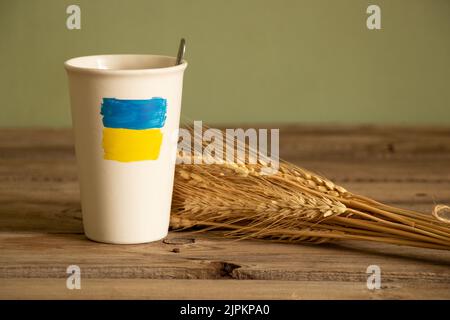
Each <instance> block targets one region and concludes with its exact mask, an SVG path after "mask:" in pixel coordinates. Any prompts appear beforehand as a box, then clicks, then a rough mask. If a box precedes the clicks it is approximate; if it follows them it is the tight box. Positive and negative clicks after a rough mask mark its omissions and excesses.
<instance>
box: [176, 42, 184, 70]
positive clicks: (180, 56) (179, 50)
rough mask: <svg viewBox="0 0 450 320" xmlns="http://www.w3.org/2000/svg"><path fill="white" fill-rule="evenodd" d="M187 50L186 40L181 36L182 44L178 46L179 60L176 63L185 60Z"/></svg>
mask: <svg viewBox="0 0 450 320" xmlns="http://www.w3.org/2000/svg"><path fill="white" fill-rule="evenodd" d="M185 51H186V40H184V38H181V40H180V46H179V47H178V54H177V61H176V63H175V65H179V64H181V62H182V61H183V57H184V52H185Z"/></svg>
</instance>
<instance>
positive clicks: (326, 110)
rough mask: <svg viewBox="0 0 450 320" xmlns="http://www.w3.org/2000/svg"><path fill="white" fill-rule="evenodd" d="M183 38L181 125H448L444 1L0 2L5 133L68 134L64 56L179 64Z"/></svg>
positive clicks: (449, 17) (448, 25) (448, 31)
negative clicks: (72, 22) (71, 9)
mask: <svg viewBox="0 0 450 320" xmlns="http://www.w3.org/2000/svg"><path fill="white" fill-rule="evenodd" d="M69 4H78V5H80V7H81V20H82V22H81V25H82V29H81V30H67V28H66V18H67V14H66V7H67V6H68V5H69ZM369 4H378V5H379V6H380V7H381V10H382V30H368V29H367V28H366V18H367V16H368V15H367V14H366V8H367V6H368V5H369ZM182 36H183V37H185V38H186V39H187V53H186V58H187V60H188V61H189V67H188V69H187V72H186V75H185V86H184V100H183V117H184V119H187V120H189V119H195V120H203V121H207V122H209V123H210V124H213V123H219V122H239V123H242V122H273V121H275V122H342V123H423V124H426V123H428V124H429V123H436V124H450V1H448V0H422V1H419V0H413V1H412V0H390V1H381V0H371V1H363V0H352V1H350V0H346V1H335V0H329V1H325V0H321V1H318V0H305V1H300V0H298V1H294V0H282V1H279V0H278V1H276V0H270V1H261V0H169V1H162V0H161V1H159V0H158V1H156V0H155V1H148V0H147V1H144V0H142V1H141V0H129V1H118V0H114V1H106V0H90V1H87V0H85V1H79V0H78V1H76V0H71V1H66V0H64V1H61V0H33V1H30V0H26V1H25V0H19V1H18V0H0V54H1V60H0V61H1V69H0V88H1V89H0V90H1V94H2V99H1V104H0V108H1V111H2V113H1V116H0V126H49V125H50V126H68V125H70V113H69V100H68V93H67V82H66V75H65V71H64V69H63V61H65V60H66V59H68V58H70V57H75V56H80V55H91V54H103V53H160V54H169V55H175V53H176V50H177V45H178V41H179V38H180V37H182Z"/></svg>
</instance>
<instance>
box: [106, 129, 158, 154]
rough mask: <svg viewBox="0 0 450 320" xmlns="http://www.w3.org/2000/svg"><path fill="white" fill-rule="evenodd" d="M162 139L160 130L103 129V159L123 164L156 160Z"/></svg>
mask: <svg viewBox="0 0 450 320" xmlns="http://www.w3.org/2000/svg"><path fill="white" fill-rule="evenodd" d="M162 138H163V134H162V132H161V131H160V130H159V129H149V130H130V129H113V128H103V151H104V157H103V158H104V159H106V160H116V161H121V162H130V161H142V160H156V159H158V157H159V149H160V147H161V143H162Z"/></svg>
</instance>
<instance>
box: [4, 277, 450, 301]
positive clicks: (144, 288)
mask: <svg viewBox="0 0 450 320" xmlns="http://www.w3.org/2000/svg"><path fill="white" fill-rule="evenodd" d="M436 298H437V299H450V290H448V286H447V285H442V284H439V283H432V284H429V283H426V284H424V283H422V282H420V281H417V282H412V283H408V284H403V283H402V284H397V283H396V284H382V286H381V289H380V290H368V289H367V287H366V286H365V283H345V282H332V281H320V282H318V281H306V282H303V281H258V280H149V279H84V278H83V277H82V278H81V289H80V290H68V289H67V288H66V280H65V279H42V278H41V279H37V278H35V279H0V299H55V300H58V299H152V300H157V299H177V300H178V299H204V300H222V299H223V300H227V299H243V300H267V299H286V300H301V299H346V300H355V299H366V300H369V299H370V300H378V299H436Z"/></svg>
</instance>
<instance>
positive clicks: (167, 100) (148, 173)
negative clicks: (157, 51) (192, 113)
mask: <svg viewBox="0 0 450 320" xmlns="http://www.w3.org/2000/svg"><path fill="white" fill-rule="evenodd" d="M175 61H176V58H175V57H167V56H157V55H101V56H87V57H79V58H74V59H70V60H68V61H66V62H65V64H64V66H65V69H66V71H67V74H68V79H69V91H70V101H71V110H72V123H73V130H74V136H75V151H76V158H77V168H78V177H79V182H80V192H81V208H82V216H83V226H84V232H85V234H86V236H87V237H88V238H89V239H91V240H94V241H99V242H106V243H117V244H132V243H145V242H151V241H156V240H159V239H162V238H164V237H165V236H166V235H167V232H168V229H169V220H170V205H171V199H172V189H173V179H174V170H175V155H176V148H177V141H178V128H179V119H180V108H181V94H182V85H183V73H184V70H185V69H186V67H187V63H186V62H185V61H183V63H182V64H180V65H175Z"/></svg>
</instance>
